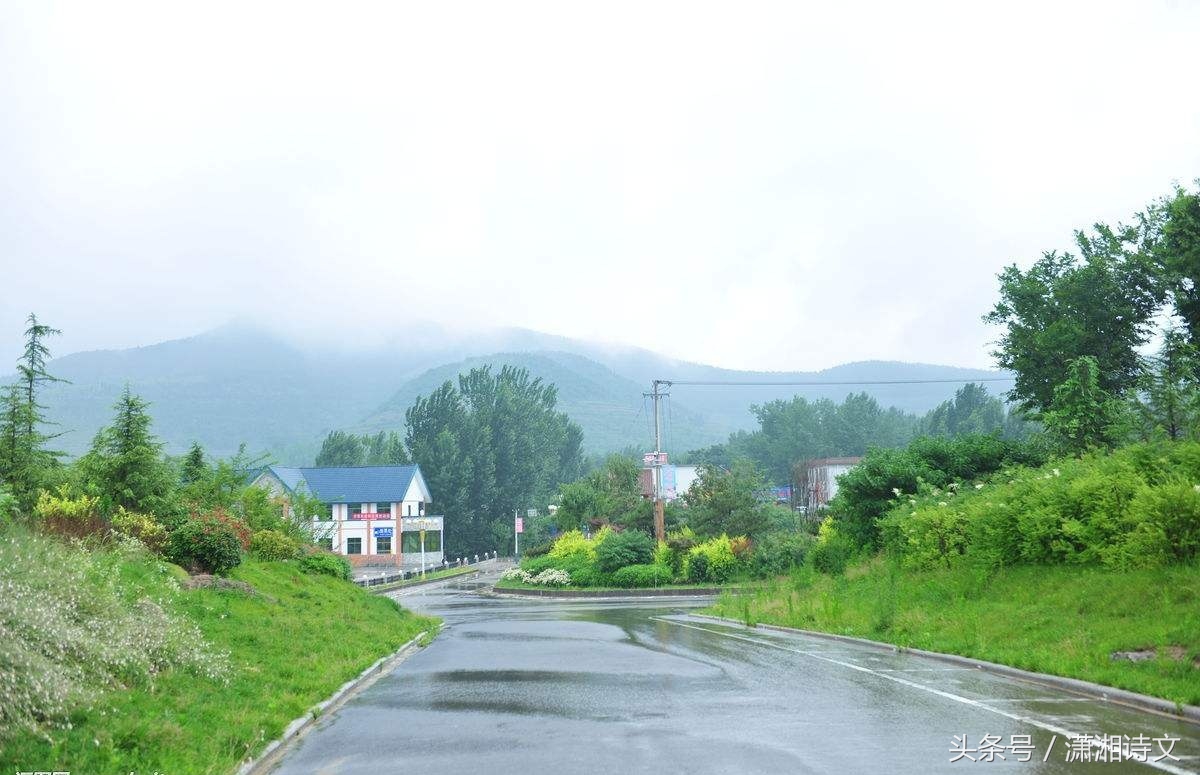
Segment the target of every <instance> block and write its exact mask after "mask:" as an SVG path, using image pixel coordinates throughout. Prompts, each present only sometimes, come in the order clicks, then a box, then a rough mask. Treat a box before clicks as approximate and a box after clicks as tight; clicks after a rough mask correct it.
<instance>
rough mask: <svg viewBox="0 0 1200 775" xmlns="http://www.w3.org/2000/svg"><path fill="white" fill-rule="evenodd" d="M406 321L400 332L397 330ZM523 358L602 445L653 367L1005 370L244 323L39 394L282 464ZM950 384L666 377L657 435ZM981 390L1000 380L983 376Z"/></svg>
mask: <svg viewBox="0 0 1200 775" xmlns="http://www.w3.org/2000/svg"><path fill="white" fill-rule="evenodd" d="M410 333H412V332H410ZM506 363H508V364H512V365H515V366H523V367H525V368H527V369H529V371H530V373H531V374H533V376H535V377H541V378H542V379H543V380H545V381H548V382H553V383H554V384H555V385H557V386H558V390H559V404H560V408H561V409H562V410H563V411H565V412H566V413H567V414H568V415H570V416H571V417H572V418H573V419H575V421H576V422H578V423H579V424H580V425H581V426H582V427H583V430H584V434H585V437H584V438H585V447H586V448H587V449H588V450H590V451H596V452H603V451H608V450H613V449H620V448H624V447H627V446H630V445H634V446H646V445H648V444H649V442H650V440H651V438H652V430H651V417H650V414H649V408H648V407H647V406H646V402H645V399H644V397H643V395H642V394H643V393H644V392H646V391H648V390H649V387H650V381H651V380H652V379H655V378H658V379H673V380H679V381H722V382H751V381H770V382H849V381H856V380H858V381H861V380H914V379H915V380H921V379H941V380H960V381H966V380H976V379H990V378H995V377H1000V376H1004V375H1003V374H1001V373H1000V372H996V371H989V370H986V369H969V368H960V367H953V366H937V365H930V364H912V363H900V362H889V361H868V362H860V363H848V364H844V365H841V366H835V367H833V368H830V369H824V370H821V371H813V372H768V371H738V370H733V369H723V368H719V367H715V366H707V365H703V364H697V363H689V362H685V361H678V360H674V359H671V358H667V357H664V356H661V355H658V354H656V353H653V352H650V351H648V350H642V349H638V348H613V347H608V346H604V345H599V344H595V343H591V342H585V341H579V340H573V339H569V338H566V337H560V336H555V335H551V334H542V333H540V332H536V331H528V330H524V329H493V330H490V331H487V332H483V333H481V334H479V335H461V336H455V335H448V334H445V333H444V332H441V333H439V330H438V329H437V328H436V327H430V328H429V329H426V330H422V331H421V332H420V335H419V336H417V335H411V336H403V335H399V336H397V337H396V338H395V339H394V340H392V341H390V342H388V343H386V344H384V345H381V346H378V347H373V348H369V349H365V350H351V349H341V348H334V347H328V346H326V347H320V346H300V345H297V344H294V343H292V342H289V341H288V340H286V339H284V338H282V337H279V336H276V335H273V334H270V333H267V332H265V331H263V330H261V329H257V328H253V327H250V326H244V325H230V326H223V327H221V328H218V329H214V330H212V331H209V332H206V333H203V334H199V335H197V336H193V337H188V338H185V339H177V340H172V341H167V342H162V343H159V344H154V345H148V346H144V347H134V348H129V349H124V350H98V351H91V352H82V353H75V354H72V355H67V356H63V357H60V358H56V359H54V360H53V361H51V363H50V364H49V368H50V371H51V373H53V374H55V375H56V376H59V377H62V378H64V379H67V380H69V381H70V384H56V385H52V386H50V387H48V388H47V390H46V393H45V400H44V403H45V404H46V405H47V413H48V415H49V416H50V418H51V419H52V420H53V421H55V422H57V423H58V424H59V430H64V431H69V432H68V433H66V434H64V435H63V436H61V437H59V438H58V439H56V445H57V447H58V448H59V449H62V450H64V451H66V452H68V453H70V454H79V453H81V452H83V451H85V450H86V449H87V447H88V445H89V444H90V442H91V439H92V436H93V435H94V434H95V432H96V431H97V430H98V429H99V428H100V427H101V425H103V424H104V423H106V422H108V421H109V419H110V418H111V415H112V404H113V402H114V401H115V400H116V397H117V395H118V394H119V393H120V391H121V389H122V387H123V386H124V385H125V383H126V382H128V383H129V384H130V385H131V386H132V388H133V389H134V391H135V392H137V393H139V394H140V395H141V396H143V397H144V398H145V399H146V400H148V401H150V402H151V404H152V406H151V413H152V415H153V416H154V420H155V425H154V431H155V433H156V434H157V435H158V436H159V437H160V438H161V439H162V440H163V442H164V445H165V448H166V450H167V451H168V452H172V453H179V452H182V451H184V450H185V449H186V448H187V447H188V446H189V445H190V444H191V443H192V442H193V441H198V442H200V443H201V444H202V445H204V447H205V448H206V449H207V450H209V451H210V452H211V453H212V454H215V455H228V454H232V453H233V452H235V451H236V450H237V447H238V445H239V443H241V442H245V443H246V444H247V446H248V448H249V449H251V450H255V451H257V450H266V451H270V452H271V453H272V454H273V455H274V456H275V457H276V459H278V460H279V462H281V463H285V464H308V463H311V461H312V458H313V456H314V455H315V452H316V450H317V448H318V447H319V445H320V440H321V438H322V437H323V436H324V435H325V433H327V432H328V431H330V430H334V429H353V430H360V431H369V430H380V429H384V428H387V429H400V428H402V426H403V421H404V410H405V409H407V407H408V405H409V404H411V402H412V399H413V398H415V397H416V396H417V395H421V394H424V393H428V392H430V391H431V390H432V389H434V388H436V387H437V386H438V385H440V384H441V383H442V382H444V381H445V380H447V379H454V378H455V377H456V375H457V374H459V373H463V372H465V371H468V370H469V369H471V368H474V367H476V366H480V365H485V364H491V365H492V366H493V367H494V368H497V369H498V368H500V366H502V365H503V364H506ZM956 387H957V385H956V384H945V383H943V384H899V385H895V384H894V385H873V386H864V387H857V386H853V385H838V386H820V385H818V386H787V385H774V386H771V385H768V386H736V387H733V386H720V387H718V386H705V387H701V386H687V385H676V386H674V387H673V388H672V389H671V397H670V399H669V400H668V403H667V405H666V407H665V409H666V410H665V411H664V425H665V428H664V431H665V438H666V442H667V443H666V447H667V449H669V450H673V451H676V452H681V451H684V450H686V449H690V448H694V447H699V446H705V445H708V444H712V443H715V442H718V441H723V440H724V439H725V438H726V437H727V436H728V434H729V433H730V432H732V431H734V430H738V429H741V428H750V427H753V425H754V419H753V416H752V415H751V414H750V411H749V409H750V406H751V404H756V403H763V402H765V401H770V400H773V399H776V398H790V397H791V396H793V395H797V394H799V395H804V396H806V397H809V398H818V397H828V398H831V399H833V400H838V401H840V400H841V399H842V398H844V397H845V396H846V395H847V394H848V393H850V392H858V391H860V390H865V391H866V392H868V393H870V394H871V395H873V396H875V397H876V399H877V400H878V401H879V402H880V403H881V404H883V405H885V406H897V407H899V408H901V409H905V410H907V411H913V412H924V411H927V410H928V409H931V408H932V407H934V406H936V405H937V404H938V403H940V402H941V401H943V400H945V399H946V398H948V397H950V396H951V395H953V392H954V390H955V388H956ZM989 387H990V388H991V390H992V392H994V393H999V392H1001V391H1002V390H1003V389H1007V387H1008V384H1005V383H993V384H991V385H989Z"/></svg>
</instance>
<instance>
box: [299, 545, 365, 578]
mask: <svg viewBox="0 0 1200 775" xmlns="http://www.w3.org/2000/svg"><path fill="white" fill-rule="evenodd" d="M300 569H301V570H302V571H304V572H305V573H313V574H317V575H321V576H332V577H333V578H335V579H341V580H342V581H350V579H352V578H353V577H354V569H353V568H352V567H351V565H350V561H349V560H347V559H346V558H345V557H343V556H342V555H340V554H333V553H331V552H313V553H312V554H308V555H305V557H304V559H302V560H300Z"/></svg>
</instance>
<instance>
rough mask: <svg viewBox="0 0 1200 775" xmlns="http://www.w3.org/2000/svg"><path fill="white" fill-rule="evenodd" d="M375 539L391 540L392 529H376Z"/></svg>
mask: <svg viewBox="0 0 1200 775" xmlns="http://www.w3.org/2000/svg"><path fill="white" fill-rule="evenodd" d="M375 537H376V538H391V537H392V528H390V527H377V528H375Z"/></svg>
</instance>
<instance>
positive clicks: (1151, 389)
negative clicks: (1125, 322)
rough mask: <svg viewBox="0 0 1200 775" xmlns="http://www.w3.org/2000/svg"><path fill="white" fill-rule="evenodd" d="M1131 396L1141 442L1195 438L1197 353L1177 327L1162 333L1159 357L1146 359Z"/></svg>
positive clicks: (1199, 393)
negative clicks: (1138, 388)
mask: <svg viewBox="0 0 1200 775" xmlns="http://www.w3.org/2000/svg"><path fill="white" fill-rule="evenodd" d="M1139 387H1140V391H1139V393H1138V394H1137V395H1135V396H1134V406H1135V408H1136V410H1137V413H1138V418H1139V420H1140V422H1141V428H1140V431H1141V436H1142V438H1143V439H1144V440H1151V439H1155V438H1167V439H1170V440H1171V441H1178V440H1179V439H1184V438H1195V435H1196V430H1197V426H1200V353H1198V352H1197V348H1196V346H1195V345H1193V344H1192V343H1191V342H1189V341H1187V338H1186V336H1185V335H1184V334H1183V332H1181V331H1180V330H1179V329H1177V328H1168V329H1167V330H1166V331H1164V332H1163V340H1162V345H1161V346H1160V347H1159V350H1158V354H1157V355H1156V356H1154V357H1153V358H1149V359H1147V363H1146V371H1145V374H1144V375H1143V378H1142V382H1141V384H1140V386H1139Z"/></svg>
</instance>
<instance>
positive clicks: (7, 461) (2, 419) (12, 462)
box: [0, 313, 64, 508]
mask: <svg viewBox="0 0 1200 775" xmlns="http://www.w3.org/2000/svg"><path fill="white" fill-rule="evenodd" d="M28 324H29V327H28V328H27V329H26V330H25V348H24V351H23V352H22V354H21V357H20V358H19V359H18V361H17V381H16V382H14V383H13V384H11V385H10V386H9V387H8V389H7V390H5V391H4V393H3V394H2V395H0V482H5V483H7V486H8V488H9V489H10V491H11V492H12V494H13V495H14V496H15V497H16V498H17V501H18V504H19V505H20V506H22V507H24V508H30V507H31V506H32V505H33V502H34V499H35V498H36V497H37V491H38V490H39V489H41V488H42V487H43V486H45V485H46V484H47V474H48V472H49V471H50V469H53V468H54V467H56V466H57V465H58V458H59V457H60V455H61V453H59V452H54V451H50V450H47V449H46V446H45V445H46V442H48V441H50V440H51V439H52V438H54V437H53V436H47V435H46V434H45V433H44V431H43V426H45V425H47V424H48V423H47V420H46V417H45V415H44V413H43V410H44V409H45V408H46V407H44V406H43V405H42V404H41V403H40V400H39V399H40V395H41V392H42V387H43V386H44V385H46V384H49V383H55V382H63V381H64V380H61V379H59V378H58V377H55V376H53V375H51V374H50V373H49V372H47V371H46V361H47V360H48V359H49V358H50V349H49V348H48V347H47V346H46V344H45V340H46V339H47V338H49V337H51V336H56V335H58V334H61V333H62V332H61V331H59V330H58V329H56V328H52V327H50V326H47V325H45V324H44V323H40V322H38V319H37V316H36V315H34V314H32V313H30V315H29V318H28Z"/></svg>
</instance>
